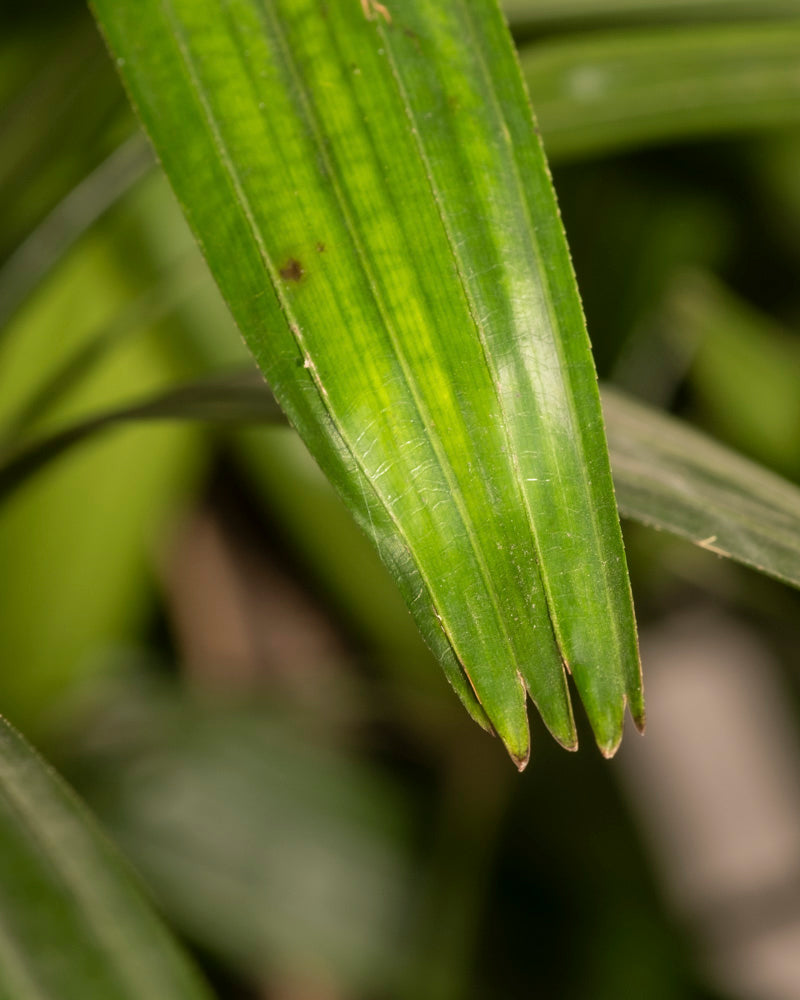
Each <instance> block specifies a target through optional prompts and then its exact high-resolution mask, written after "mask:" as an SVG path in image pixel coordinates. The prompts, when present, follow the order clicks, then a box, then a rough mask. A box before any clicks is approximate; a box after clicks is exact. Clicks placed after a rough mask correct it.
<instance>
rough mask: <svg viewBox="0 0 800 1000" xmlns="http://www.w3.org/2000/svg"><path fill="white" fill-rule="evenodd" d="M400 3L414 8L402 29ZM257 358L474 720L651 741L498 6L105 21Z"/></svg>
mask: <svg viewBox="0 0 800 1000" xmlns="http://www.w3.org/2000/svg"><path fill="white" fill-rule="evenodd" d="M389 8H391V9H389ZM95 10H96V12H97V15H98V19H99V21H100V23H101V25H102V27H103V30H104V31H105V33H106V37H107V40H108V42H109V45H110V48H111V50H112V52H113V54H114V55H115V57H116V59H117V63H118V65H119V66H120V70H121V73H122V75H123V78H124V80H125V83H126V85H127V87H128V90H129V93H130V95H131V97H132V99H133V101H134V104H135V105H136V106H137V108H138V110H139V113H140V115H141V116H142V119H143V121H144V123H145V125H146V127H147V129H148V131H149V132H150V135H151V138H152V140H153V142H154V145H155V147H156V149H157V151H158V154H159V157H160V159H161V162H162V163H163V165H164V168H165V170H166V172H167V174H168V176H169V177H170V180H171V182H172V184H173V186H174V188H175V190H176V192H177V194H178V197H179V199H180V201H181V203H182V205H183V207H184V210H185V212H186V214H187V216H188V218H189V221H190V223H191V224H192V227H193V228H194V230H195V233H196V234H197V236H198V239H199V241H200V243H201V246H202V247H203V248H204V251H205V253H206V256H207V258H208V261H209V264H210V266H211V270H212V272H213V273H214V275H215V277H216V280H217V282H218V283H219V285H220V287H221V289H222V291H223V293H224V295H225V297H226V299H227V301H228V304H229V306H230V307H231V311H232V312H233V314H234V317H235V318H236V320H237V322H238V324H239V327H240V329H241V330H242V332H243V334H244V336H245V339H246V340H247V341H248V343H249V346H250V348H251V350H252V351H253V353H254V355H255V357H256V359H257V361H258V362H259V364H260V366H261V368H262V370H263V371H264V373H265V375H266V376H267V379H268V381H269V382H270V385H271V386H272V388H273V391H274V392H275V395H276V397H277V399H278V401H279V402H280V404H281V406H282V407H283V409H284V410H285V411H286V413H287V415H288V416H289V418H290V420H291V422H292V423H293V424H294V425H295V426H296V427H297V428H298V430H299V432H300V434H301V436H302V437H303V438H304V440H305V441H306V443H307V444H308V446H309V448H310V450H311V451H312V453H313V454H314V455H315V457H316V458H317V460H318V461H319V463H320V465H321V466H322V467H323V469H324V470H325V472H326V473H327V474H328V476H329V477H330V478H331V479H332V480H333V481H334V483H335V485H336V486H337V487H338V489H339V491H340V492H341V493H342V495H343V496H344V497H345V499H346V501H347V502H348V504H349V506H350V507H351V509H352V510H353V512H354V514H355V516H356V517H357V518H358V519H359V521H360V522H361V523H362V524H363V526H364V527H365V529H366V531H367V532H368V533H369V534H370V535H371V537H372V538H373V539H374V541H375V543H376V545H377V547H378V549H379V551H380V552H381V554H382V556H383V558H384V561H385V562H386V563H387V565H388V566H389V567H390V569H391V571H392V572H393V574H394V575H395V577H396V579H397V580H398V582H399V584H400V586H401V589H402V590H403V593H404V595H405V597H406V600H407V602H408V604H409V607H410V608H411V610H412V613H413V614H414V616H415V618H416V620H417V623H418V624H419V626H420V628H421V630H422V632H423V634H424V635H425V636H426V638H427V639H428V641H429V643H430V645H431V646H432V648H434V650H435V651H436V652H437V653H438V655H439V657H440V659H441V661H442V664H443V666H444V668H445V670H446V672H447V674H448V677H449V679H450V680H451V682H452V683H453V685H454V687H455V688H456V690H457V691H458V693H459V695H460V696H461V698H462V700H463V701H464V702H465V704H466V705H467V707H468V709H469V710H470V711H471V713H472V714H473V716H474V717H475V718H477V719H479V720H481V721H482V722H483V724H485V725H490V726H491V727H493V728H494V729H495V730H496V731H497V733H498V734H499V735H500V737H501V738H502V740H503V742H504V743H505V745H506V747H507V748H508V750H509V752H510V754H511V756H512V757H513V759H514V760H515V761H516V762H517V763H518V765H519V766H524V764H525V762H526V761H527V759H528V755H529V734H528V722H527V715H526V707H525V689H526V688H527V689H528V691H529V692H530V693H531V697H532V698H533V700H534V702H535V703H536V705H537V707H538V709H539V711H540V712H541V714H542V716H543V718H544V720H545V722H546V724H547V725H548V726H549V728H550V729H551V731H552V732H553V734H554V735H555V736H556V738H557V739H558V740H559V741H560V742H562V743H563V744H564V745H566V746H569V747H572V746H574V745H575V742H576V736H575V727H574V722H573V719H572V711H571V706H570V701H569V693H568V689H567V684H566V678H565V673H564V667H563V664H564V663H565V664H566V665H567V667H568V669H569V670H570V671H571V673H572V675H573V677H574V680H575V685H576V687H577V689H578V692H579V693H580V696H581V698H582V700H583V703H584V705H585V707H586V710H587V714H588V716H589V719H590V721H591V723H592V727H593V729H594V732H595V736H596V738H597V742H598V745H599V746H600V748H601V750H602V751H603V752H604V753H606V754H611V753H613V752H614V750H615V749H616V747H617V745H618V743H619V739H620V736H621V732H622V721H623V714H624V709H625V704H626V702H629V703H630V706H631V710H632V713H633V715H634V718H635V719H637V720H638V721H639V722H640V723H641V721H642V719H643V702H642V693H641V674H640V667H639V659H638V651H637V645H636V635H635V626H634V620H633V611H632V604H631V597H630V587H629V583H628V578H627V571H626V567H625V558H624V553H623V550H622V539H621V533H620V527H619V520H618V517H617V512H616V506H615V503H614V497H613V489H612V483H611V476H610V470H609V466H608V455H607V450H606V445H605V438H604V432H603V426H602V417H601V412H600V406H599V397H598V393H597V385H596V380H595V377H594V370H593V365H592V361H591V355H590V352H589V343H588V338H587V336H586V331H585V325H584V321H583V316H582V314H581V309H580V303H579V300H578V295H577V290H576V287H575V281H574V276H573V274H572V269H571V265H570V262H569V257H568V254H567V249H566V243H565V240H564V234H563V230H562V228H561V224H560V221H559V219H558V213H557V209H556V205H555V199H554V195H553V190H552V186H551V183H550V179H549V175H548V172H547V168H546V164H545V161H544V157H543V154H542V151H541V147H540V146H539V144H538V141H537V139H536V136H535V133H534V130H533V127H532V126H533V123H532V120H531V116H530V111H529V108H528V103H527V98H526V95H525V92H524V88H523V84H522V80H521V77H520V74H519V69H518V66H517V65H516V61H515V57H514V52H513V48H512V45H511V40H510V37H509V35H508V32H507V29H506V27H505V25H504V23H503V20H502V17H501V16H500V13H499V11H498V9H497V7H496V5H495V4H494V2H492V0H480V2H477V0H470V2H466V0H449V2H435V3H434V2H432V0H409V2H405V3H403V4H394V5H392V4H389V5H388V6H386V5H381V4H377V3H374V2H364V3H359V2H356V0H352V2H346V3H345V2H342V3H338V4H335V5H317V4H311V3H307V2H301V0H269V2H256V0H234V2H231V3H220V2H217V0H205V2H197V0H145V2H143V3H139V4H136V5H131V4H118V3H114V2H111V0H97V2H96V3H95Z"/></svg>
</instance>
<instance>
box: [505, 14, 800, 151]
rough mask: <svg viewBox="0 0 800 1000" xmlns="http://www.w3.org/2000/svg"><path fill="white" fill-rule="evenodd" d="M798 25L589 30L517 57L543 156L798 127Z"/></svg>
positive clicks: (529, 48)
mask: <svg viewBox="0 0 800 1000" xmlns="http://www.w3.org/2000/svg"><path fill="white" fill-rule="evenodd" d="M799 47H800V21H797V20H792V21H788V22H784V23H780V24H776V23H775V22H774V21H773V22H769V21H765V22H757V23H755V24H739V25H737V24H722V25H710V26H705V25H704V26H700V27H698V26H696V25H695V26H692V27H674V28H673V27H669V28H665V27H661V28H650V29H627V30H617V31H613V32H612V31H608V32H592V33H590V34H587V35H571V36H566V37H563V38H555V39H553V40H545V41H543V42H539V43H537V44H534V45H528V46H526V47H525V48H523V49H522V51H521V53H520V62H521V65H522V69H523V73H524V74H525V78H526V80H527V83H528V87H529V88H530V92H531V95H532V97H533V99H534V101H535V104H536V110H537V116H538V118H539V124H540V125H541V128H542V133H543V134H544V136H545V146H546V148H547V152H548V155H549V156H550V157H551V158H553V159H558V160H559V161H563V160H574V159H577V158H579V157H585V156H591V155H598V154H600V155H602V154H606V153H609V152H616V151H618V150H620V149H630V148H639V147H641V146H644V145H648V144H653V143H657V142H665V141H675V140H679V139H686V138H693V137H706V136H717V135H726V134H734V133H742V132H746V131H751V132H752V131H754V130H756V129H764V128H775V127H778V126H791V125H796V124H797V122H798V121H800V77H799V76H798V73H797V52H798V48H799Z"/></svg>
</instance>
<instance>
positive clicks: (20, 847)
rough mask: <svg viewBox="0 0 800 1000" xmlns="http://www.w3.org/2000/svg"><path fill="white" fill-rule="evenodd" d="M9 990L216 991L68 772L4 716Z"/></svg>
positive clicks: (85, 997)
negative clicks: (67, 780) (174, 937)
mask: <svg viewBox="0 0 800 1000" xmlns="http://www.w3.org/2000/svg"><path fill="white" fill-rule="evenodd" d="M0 956H2V960H1V961H0V994H2V996H3V997H4V1000H44V998H46V997H55V996H58V997H63V998H64V1000H79V998H80V1000H93V998H97V1000H101V998H103V1000H107V998H108V997H112V996H113V997H119V998H120V1000H122V998H130V1000H134V998H136V1000H145V998H152V997H156V996H157V997H163V998H164V1000H202V998H205V1000H208V998H209V997H210V994H209V993H208V992H207V991H206V989H205V987H204V986H203V984H202V983H201V981H200V979H199V978H198V976H197V975H196V973H195V972H194V970H193V969H192V968H191V967H190V966H189V964H188V962H187V960H186V959H185V958H184V957H183V956H182V955H181V954H180V952H179V951H178V949H177V947H176V946H175V944H174V943H173V942H172V941H171V940H170V938H169V936H168V934H167V932H166V931H165V929H164V928H163V927H162V926H161V924H160V922H159V920H158V919H157V918H156V917H155V915H154V914H153V912H152V911H151V910H150V908H149V906H148V905H147V903H146V902H145V901H144V899H143V897H142V895H141V892H140V890H139V888H138V887H137V886H136V885H135V884H134V882H133V879H132V877H131V874H130V873H129V871H128V870H127V868H126V866H125V864H124V862H122V861H121V859H120V858H119V857H118V855H117V854H116V852H115V851H114V849H113V848H112V847H111V845H110V844H109V843H108V842H107V841H106V840H105V838H104V837H103V836H102V835H101V834H100V833H99V831H98V830H96V829H95V826H94V823H93V821H92V820H91V818H90V817H89V816H88V815H87V814H86V813H85V811H84V809H83V807H82V806H81V805H80V803H79V802H78V801H77V800H76V799H75V798H74V796H73V795H72V793H71V792H70V791H69V790H68V789H67V788H66V787H65V786H64V785H63V783H62V782H61V781H60V779H59V778H58V777H57V776H56V775H55V774H53V772H52V771H50V769H49V768H48V767H47V766H46V765H45V764H44V763H43V762H42V761H41V760H39V759H38V758H37V756H36V755H35V754H34V753H33V751H32V750H31V749H30V747H28V746H27V745H26V744H25V742H24V741H23V740H22V738H21V737H20V736H19V735H18V734H17V733H16V732H15V731H14V730H13V729H11V727H10V726H9V725H8V724H7V723H6V722H5V721H4V720H0Z"/></svg>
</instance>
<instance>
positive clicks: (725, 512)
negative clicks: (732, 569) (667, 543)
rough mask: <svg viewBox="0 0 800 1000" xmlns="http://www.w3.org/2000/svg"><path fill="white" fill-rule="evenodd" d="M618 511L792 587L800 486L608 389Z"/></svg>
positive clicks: (799, 571) (799, 561)
mask: <svg viewBox="0 0 800 1000" xmlns="http://www.w3.org/2000/svg"><path fill="white" fill-rule="evenodd" d="M603 409H604V412H605V416H606V426H607V428H608V440H609V446H610V448H611V458H612V463H613V468H614V483H615V485H616V490H617V501H618V503H619V509H620V513H621V514H623V516H625V517H630V518H633V519H634V520H636V521H641V522H642V523H643V524H647V525H650V526H651V527H654V528H659V529H661V530H663V531H670V532H672V533H673V534H676V535H679V536H681V537H682V538H687V539H688V540H689V541H691V542H694V543H695V544H696V545H700V546H702V547H703V548H704V549H708V551H709V552H715V553H716V554H717V555H721V556H728V557H730V558H731V559H736V560H737V561H738V562H741V563H744V564H745V565H747V566H752V567H753V568H754V569H757V570H760V571H761V572H762V573H768V574H769V575H770V576H774V577H777V578H778V579H779V580H783V581H785V582H786V583H790V584H792V585H794V586H795V587H800V489H798V487H797V486H795V485H793V484H792V483H789V482H787V481H786V480H784V479H781V477H780V476H777V475H775V474H774V473H772V472H769V471H768V470H767V469H765V468H764V467H763V466H760V465H758V464H757V463H755V462H751V461H750V460H749V459H746V458H743V457H742V456H741V455H737V454H736V453H735V452H733V451H731V450H730V449H728V448H725V447H724V446H723V445H720V444H717V443H716V442H715V441H713V440H712V439H711V438H708V437H706V436H705V435H704V434H701V433H700V432H698V431H696V430H694V429H693V428H691V427H689V426H688V425H687V424H684V423H682V422H680V421H678V420H675V419H674V418H672V417H668V416H666V415H664V414H663V413H659V412H657V411H655V410H653V409H650V408H649V407H647V406H644V405H642V404H641V403H638V402H634V401H633V400H632V399H629V398H627V397H626V396H624V395H622V394H621V393H619V392H616V391H614V390H613V389H610V388H608V387H606V388H604V390H603Z"/></svg>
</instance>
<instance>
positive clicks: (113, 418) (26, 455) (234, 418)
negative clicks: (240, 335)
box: [0, 372, 282, 502]
mask: <svg viewBox="0 0 800 1000" xmlns="http://www.w3.org/2000/svg"><path fill="white" fill-rule="evenodd" d="M254 376H255V377H254ZM170 419H181V420H204V421H211V422H214V423H226V422H232V423H236V424H239V423H242V422H251V423H255V422H263V421H270V420H276V419H282V415H281V412H280V410H279V409H278V407H277V405H276V403H275V400H274V398H273V397H272V395H271V394H270V393H269V392H267V391H265V388H264V383H263V380H262V379H261V377H260V376H259V375H257V374H256V373H249V372H248V373H244V374H241V373H237V374H235V375H232V376H229V377H215V378H211V379H207V380H201V381H197V382H192V383H189V384H187V385H182V386H177V387H175V388H174V389H170V390H168V391H167V392H160V393H157V394H155V395H153V396H151V397H150V398H148V399H145V400H142V401H139V402H137V403H132V404H129V405H127V406H121V407H118V408H115V409H112V410H105V411H104V412H102V413H98V414H95V415H93V416H91V417H87V418H86V419H85V420H80V421H78V422H77V423H73V424H69V425H68V426H66V427H64V428H62V429H61V430H58V431H56V432H55V433H53V434H49V435H46V436H43V437H42V438H38V439H35V440H34V441H33V442H30V443H28V444H25V445H22V446H21V447H19V448H17V449H15V450H13V451H12V452H11V453H10V454H7V455H2V454H0V502H2V501H3V500H4V499H5V498H6V497H8V496H9V495H10V494H11V493H13V492H14V490H16V489H17V488H18V487H20V486H22V485H23V483H25V482H27V480H28V479H29V478H30V476H32V475H33V474H35V473H36V472H38V471H39V470H40V469H41V468H43V467H44V466H45V465H47V464H48V463H50V462H51V461H52V460H53V459H55V458H58V457H59V456H60V455H62V454H63V453H64V452H66V451H68V450H69V449H70V448H72V447H74V446H75V445H77V444H80V443H81V442H83V441H86V440H88V439H89V438H91V437H93V436H94V435H95V434H97V433H99V432H100V431H103V430H108V429H109V428H111V427H113V426H115V425H117V424H123V423H128V422H129V421H144V420H170Z"/></svg>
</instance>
